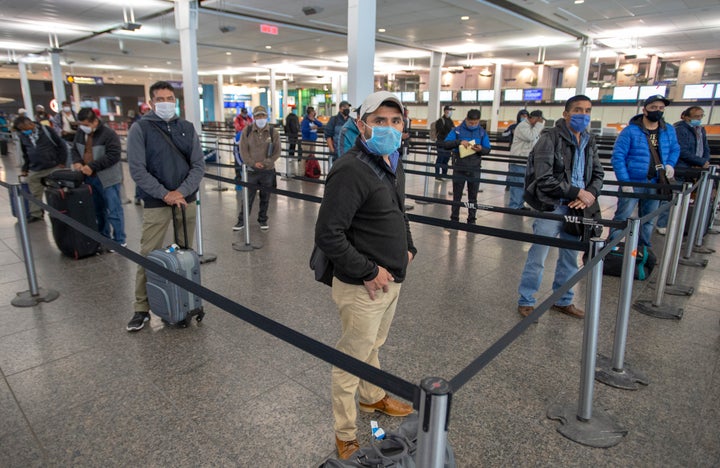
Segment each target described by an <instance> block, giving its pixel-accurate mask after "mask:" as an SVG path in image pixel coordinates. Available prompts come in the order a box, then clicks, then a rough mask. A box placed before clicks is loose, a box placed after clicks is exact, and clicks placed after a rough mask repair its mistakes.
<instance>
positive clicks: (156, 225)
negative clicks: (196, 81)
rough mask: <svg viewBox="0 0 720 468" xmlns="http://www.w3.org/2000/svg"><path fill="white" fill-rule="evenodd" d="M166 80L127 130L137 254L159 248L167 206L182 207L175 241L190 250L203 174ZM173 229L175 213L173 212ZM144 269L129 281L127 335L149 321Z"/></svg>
mask: <svg viewBox="0 0 720 468" xmlns="http://www.w3.org/2000/svg"><path fill="white" fill-rule="evenodd" d="M174 91H175V90H174V88H173V87H172V85H171V84H170V83H168V82H166V81H158V82H157V83H155V84H153V85H152V86H151V87H150V104H151V105H152V111H150V112H148V113H147V114H145V115H144V116H143V118H142V119H140V120H139V121H138V122H137V124H136V125H133V126H132V127H131V128H130V133H129V134H128V142H127V145H128V150H127V152H128V162H129V163H130V175H131V176H132V178H133V180H134V181H135V183H136V184H137V186H138V189H139V190H138V195H139V198H141V199H142V200H143V204H144V207H145V208H144V209H143V231H142V239H141V240H140V254H141V255H143V256H147V254H149V253H150V252H151V251H153V250H155V249H159V248H162V246H163V245H162V244H163V240H164V238H165V232H166V231H167V228H168V225H169V224H170V220H171V218H172V210H171V206H178V207H182V206H184V207H186V216H187V223H188V224H187V232H188V239H185V236H184V234H183V232H182V229H181V230H180V232H179V233H178V238H179V239H178V240H179V241H180V242H181V243H182V244H183V246H188V247H190V246H191V245H192V242H193V234H194V232H195V213H196V206H195V203H194V202H195V198H196V194H197V191H198V188H199V186H200V182H201V181H202V178H203V174H204V173H205V160H204V158H203V153H202V149H201V147H200V139H199V138H198V135H197V132H196V131H195V127H194V126H193V124H192V123H190V122H188V121H187V120H185V119H181V118H179V117H178V116H177V115H176V112H175V92H174ZM175 211H176V214H175V217H176V220H175V221H174V222H177V223H178V225H179V223H181V222H182V221H181V218H180V210H175ZM145 282H146V277H145V269H144V268H141V267H140V266H138V269H137V276H136V278H135V314H134V315H133V318H132V319H131V320H130V323H128V325H127V330H128V331H131V332H132V331H138V330H141V329H142V328H143V326H144V325H145V322H147V321H148V320H149V319H150V314H149V310H150V305H149V304H148V298H147V288H146V286H145Z"/></svg>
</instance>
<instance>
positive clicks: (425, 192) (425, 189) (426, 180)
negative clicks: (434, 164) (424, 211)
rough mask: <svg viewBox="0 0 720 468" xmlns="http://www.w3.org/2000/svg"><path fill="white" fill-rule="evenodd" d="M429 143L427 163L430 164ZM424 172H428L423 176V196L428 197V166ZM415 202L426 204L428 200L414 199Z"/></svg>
mask: <svg viewBox="0 0 720 468" xmlns="http://www.w3.org/2000/svg"><path fill="white" fill-rule="evenodd" d="M430 162H431V161H430V145H427V163H428V164H430ZM425 172H426V173H427V174H428V175H427V176H425V187H424V188H423V197H429V196H430V195H429V190H430V187H429V185H430V173H431V172H430V166H427V168H426V169H425ZM415 203H417V204H418V205H427V204H429V203H430V202H429V201H425V200H415Z"/></svg>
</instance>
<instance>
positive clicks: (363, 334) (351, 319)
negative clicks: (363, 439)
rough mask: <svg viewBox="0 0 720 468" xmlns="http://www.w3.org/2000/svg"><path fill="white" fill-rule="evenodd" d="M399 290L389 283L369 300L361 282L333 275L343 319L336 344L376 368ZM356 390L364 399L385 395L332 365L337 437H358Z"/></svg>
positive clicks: (375, 387)
mask: <svg viewBox="0 0 720 468" xmlns="http://www.w3.org/2000/svg"><path fill="white" fill-rule="evenodd" d="M399 294H400V284H398V283H390V284H389V285H388V292H386V293H384V292H382V291H377V292H376V293H375V300H374V301H372V300H370V296H368V292H367V290H366V289H365V287H364V286H362V285H360V286H358V285H353V284H347V283H343V282H342V281H340V280H338V279H337V278H333V285H332V297H333V300H334V301H335V304H337V306H338V309H339V311H340V321H341V322H342V336H341V337H340V341H338V343H337V345H336V346H335V347H336V348H337V349H338V350H339V351H342V352H343V353H346V354H349V355H350V356H353V357H354V358H357V359H359V360H361V361H364V362H366V363H368V364H370V365H371V366H375V367H377V368H378V369H379V368H380V361H379V359H378V352H379V350H380V347H381V346H382V345H383V344H384V343H385V340H386V339H387V336H388V332H389V331H390V324H391V323H392V319H393V317H394V315H395V307H396V306H397V300H398V296H399ZM355 393H359V398H360V401H361V402H363V403H376V402H378V401H380V400H382V399H383V398H384V397H385V390H383V389H382V388H380V387H377V386H375V385H373V384H371V383H368V382H365V381H363V380H360V379H359V378H358V377H356V376H354V375H352V374H350V373H348V372H345V371H344V370H341V369H339V368H337V367H333V369H332V407H333V416H334V418H335V435H336V436H337V438H338V439H340V440H352V439H355V438H356V437H357V422H356V419H357V405H356V403H355Z"/></svg>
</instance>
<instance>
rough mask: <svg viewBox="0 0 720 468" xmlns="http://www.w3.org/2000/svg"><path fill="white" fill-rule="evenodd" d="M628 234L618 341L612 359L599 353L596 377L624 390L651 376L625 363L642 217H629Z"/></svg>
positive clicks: (617, 329) (641, 383)
mask: <svg viewBox="0 0 720 468" xmlns="http://www.w3.org/2000/svg"><path fill="white" fill-rule="evenodd" d="M628 225H629V230H628V235H627V238H626V240H625V255H624V256H623V264H622V274H621V276H620V293H619V295H618V308H617V318H616V319H615V340H614V342H613V352H612V359H610V358H608V357H607V356H603V355H601V354H598V355H597V363H596V366H595V380H597V381H599V382H602V383H604V384H606V385H610V386H611V387H615V388H622V389H624V390H637V389H638V388H640V387H639V385H648V383H649V382H648V379H647V377H645V376H644V375H643V374H641V373H640V372H637V371H634V370H632V369H630V366H629V365H628V364H627V363H625V347H626V345H627V329H628V321H629V319H630V302H631V300H632V289H633V280H634V279H635V264H636V259H637V247H638V240H639V238H640V219H638V218H635V217H633V218H629V219H628Z"/></svg>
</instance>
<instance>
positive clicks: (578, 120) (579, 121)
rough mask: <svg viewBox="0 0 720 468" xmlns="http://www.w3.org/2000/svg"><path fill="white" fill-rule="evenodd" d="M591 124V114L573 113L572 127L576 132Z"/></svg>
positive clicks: (571, 117) (571, 118)
mask: <svg viewBox="0 0 720 468" xmlns="http://www.w3.org/2000/svg"><path fill="white" fill-rule="evenodd" d="M588 125H590V116H589V115H588V114H573V115H571V116H570V128H572V129H573V130H575V131H576V132H578V133H579V132H582V131H583V130H585V129H586V128H587V126H588Z"/></svg>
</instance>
